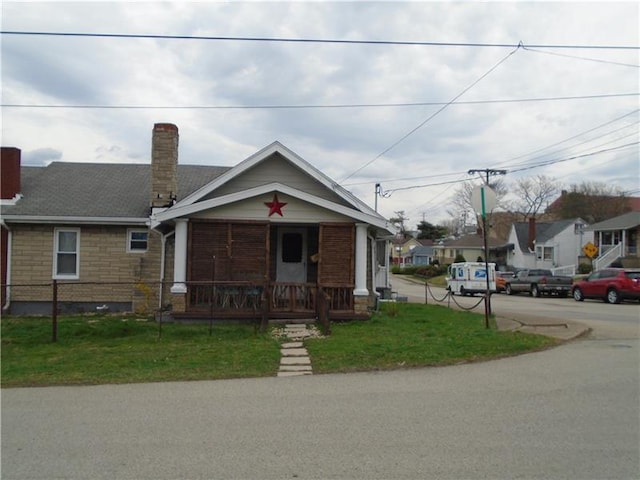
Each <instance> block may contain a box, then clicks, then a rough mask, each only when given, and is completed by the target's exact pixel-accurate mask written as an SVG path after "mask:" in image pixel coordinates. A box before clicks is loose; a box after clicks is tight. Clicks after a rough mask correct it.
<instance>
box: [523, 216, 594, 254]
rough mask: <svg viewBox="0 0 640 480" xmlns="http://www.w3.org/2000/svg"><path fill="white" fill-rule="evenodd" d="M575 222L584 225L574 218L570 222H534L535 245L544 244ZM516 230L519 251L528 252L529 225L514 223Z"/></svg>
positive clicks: (526, 223)
mask: <svg viewBox="0 0 640 480" xmlns="http://www.w3.org/2000/svg"><path fill="white" fill-rule="evenodd" d="M576 222H580V223H584V222H583V221H582V220H580V219H577V218H574V219H571V220H558V221H557V222H536V237H535V240H536V243H545V242H547V241H548V240H551V239H552V238H553V237H555V236H556V235H558V234H559V233H560V232H562V231H563V230H564V229H565V228H567V227H568V226H570V225H573V224H575V223H576ZM513 225H514V227H515V229H516V237H518V244H519V245H520V250H522V251H523V252H526V251H528V250H529V223H528V222H516V223H514V224H513Z"/></svg>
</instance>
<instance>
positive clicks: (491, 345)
mask: <svg viewBox="0 0 640 480" xmlns="http://www.w3.org/2000/svg"><path fill="white" fill-rule="evenodd" d="M58 325H59V331H58V341H57V342H56V343H52V342H51V319H49V318H43V317H10V316H9V317H7V316H4V317H3V318H2V321H1V324H0V326H1V334H2V352H1V360H2V365H1V373H2V377H1V385H2V387H24V386H47V385H91V384H107V383H140V382H164V381H184V380H215V379H225V378H242V377H245V378H246V377H263V376H275V375H276V373H277V371H278V368H279V364H280V342H281V341H284V340H285V339H276V338H274V336H273V335H272V333H271V332H268V333H259V332H256V331H255V329H254V327H253V326H252V325H238V324H223V325H215V326H214V327H213V331H212V332H213V333H212V335H209V327H208V324H176V323H169V324H164V325H163V328H162V336H161V337H160V336H159V335H158V331H159V329H158V324H157V323H155V322H153V321H148V319H145V318H138V317H135V316H115V315H105V316H99V315H92V316H71V317H62V318H60V319H59V320H58ZM331 328H332V334H331V335H330V336H327V337H325V338H317V339H307V340H306V341H305V345H306V347H307V350H308V352H309V354H310V357H311V362H312V366H313V371H314V373H329V372H351V371H365V370H387V369H394V368H406V367H418V366H434V365H450V364H455V363H463V362H472V361H478V360H487V359H492V358H499V357H503V356H510V355H517V354H520V353H525V352H530V351H535V350H540V349H544V348H548V347H550V346H552V345H555V344H557V343H558V341H557V340H554V339H551V338H547V337H543V336H539V335H531V334H525V333H521V332H500V331H497V330H495V328H492V329H486V328H485V326H484V315H481V314H477V313H470V312H460V311H455V310H451V309H448V308H446V307H443V306H438V305H419V304H404V303H390V304H383V306H382V309H381V311H380V312H376V313H375V314H374V315H373V317H372V318H371V319H370V320H368V321H354V322H346V323H333V324H332V326H331Z"/></svg>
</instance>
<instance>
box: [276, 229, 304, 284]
mask: <svg viewBox="0 0 640 480" xmlns="http://www.w3.org/2000/svg"><path fill="white" fill-rule="evenodd" d="M291 233H293V234H300V235H301V237H302V238H301V240H302V245H301V247H302V251H301V255H300V262H298V263H295V262H284V261H283V260H282V237H283V236H284V235H286V234H291ZM276 281H277V282H291V283H306V282H307V229H306V228H304V227H279V228H278V248H277V257H276Z"/></svg>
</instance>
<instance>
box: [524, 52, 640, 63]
mask: <svg viewBox="0 0 640 480" xmlns="http://www.w3.org/2000/svg"><path fill="white" fill-rule="evenodd" d="M523 48H524V50H528V51H530V52H535V53H542V54H544V55H555V56H557V57H564V58H575V59H577V60H585V61H587V62H597V63H606V64H609V65H619V66H621V67H633V68H640V65H636V64H632V63H622V62H612V61H611V60H601V59H599V58H585V57H578V56H575V55H565V54H563V53H557V52H544V51H542V50H537V49H534V48H529V47H523Z"/></svg>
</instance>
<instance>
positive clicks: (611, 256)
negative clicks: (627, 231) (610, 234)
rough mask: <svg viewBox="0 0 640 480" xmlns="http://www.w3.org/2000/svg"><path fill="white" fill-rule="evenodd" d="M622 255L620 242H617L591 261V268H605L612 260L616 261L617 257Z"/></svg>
mask: <svg viewBox="0 0 640 480" xmlns="http://www.w3.org/2000/svg"><path fill="white" fill-rule="evenodd" d="M621 256H622V244H620V243H619V244H617V245H614V246H613V247H611V248H610V249H609V250H607V251H606V252H605V253H604V254H603V255H600V256H599V257H598V258H596V259H595V260H594V261H593V269H594V270H600V269H602V268H607V267H608V266H609V265H611V264H612V263H613V262H615V261H616V259H617V258H618V257H621Z"/></svg>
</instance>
